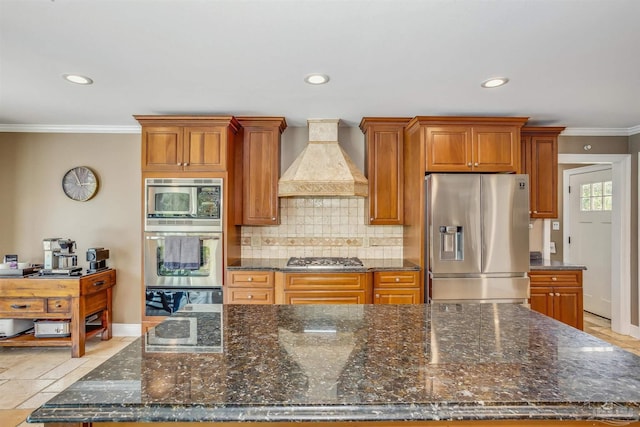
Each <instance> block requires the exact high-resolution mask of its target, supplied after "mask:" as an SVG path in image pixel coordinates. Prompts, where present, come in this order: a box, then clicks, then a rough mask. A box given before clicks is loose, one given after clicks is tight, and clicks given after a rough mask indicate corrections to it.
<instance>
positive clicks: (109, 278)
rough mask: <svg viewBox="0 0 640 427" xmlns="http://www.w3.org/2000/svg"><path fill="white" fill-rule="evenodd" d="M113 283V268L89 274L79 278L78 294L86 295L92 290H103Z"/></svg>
mask: <svg viewBox="0 0 640 427" xmlns="http://www.w3.org/2000/svg"><path fill="white" fill-rule="evenodd" d="M114 283H115V272H114V271H113V270H111V271H106V272H104V273H99V274H96V275H91V276H89V277H86V278H82V279H81V280H80V294H81V295H87V294H92V293H94V292H100V291H103V290H105V289H107V288H109V287H111V286H113V284H114Z"/></svg>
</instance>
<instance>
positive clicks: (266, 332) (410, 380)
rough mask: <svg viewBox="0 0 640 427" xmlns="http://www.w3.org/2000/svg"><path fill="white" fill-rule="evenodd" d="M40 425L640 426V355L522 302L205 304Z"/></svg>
mask: <svg viewBox="0 0 640 427" xmlns="http://www.w3.org/2000/svg"><path fill="white" fill-rule="evenodd" d="M194 334H195V335H194ZM172 337H173V338H174V339H173V341H172V340H171V338H172ZM179 337H182V338H181V339H177V338H179ZM28 420H29V422H34V423H37V422H40V423H45V425H49V424H48V423H54V425H55V426H57V427H62V426H65V427H72V426H73V427H79V426H91V425H93V426H111V427H116V426H117V427H125V426H130V425H145V424H144V423H150V422H153V423H163V424H160V425H163V426H164V425H167V426H170V425H171V426H176V425H188V424H190V423H193V422H201V423H204V424H199V425H204V426H206V425H219V424H220V423H226V424H228V425H236V426H239V425H240V424H245V423H249V422H260V423H261V425H264V424H265V423H267V424H272V425H276V424H277V425H279V426H281V425H282V424H283V423H297V422H309V421H313V422H314V424H316V425H317V424H318V423H320V424H326V423H332V424H334V425H335V424H342V425H343V426H344V425H346V424H347V423H348V424H349V425H350V426H353V425H365V424H366V425H375V424H378V425H384V426H389V425H391V424H399V423H405V424H406V423H407V422H409V423H413V424H420V425H430V426H443V425H448V426H451V425H503V426H516V425H518V426H521V425H556V424H562V425H594V421H596V422H601V421H602V422H610V423H615V424H616V425H617V424H619V423H624V424H625V425H640V423H639V420H640V357H638V356H636V355H634V354H632V353H629V352H627V351H625V350H622V349H621V348H618V347H615V346H612V345H610V344H608V343H606V342H604V341H601V340H599V339H597V338H595V337H593V336H590V335H588V334H586V333H584V332H582V331H579V330H577V329H575V328H571V327H569V326H566V325H564V324H562V323H560V322H558V321H555V320H553V319H550V318H548V317H546V316H543V315H541V314H539V313H536V312H534V311H531V310H529V309H528V308H526V307H523V306H519V305H515V304H462V305H460V304H433V305H301V306H296V305H224V306H222V305H209V306H206V305H205V306H197V305H193V306H187V307H186V309H185V310H183V311H181V312H178V313H176V314H174V315H172V316H171V317H169V318H167V319H166V320H165V321H164V322H163V323H162V324H160V325H159V326H158V327H156V329H155V330H151V331H150V332H149V333H148V334H147V335H146V336H143V337H140V338H139V339H137V340H135V341H134V342H132V343H131V344H130V345H129V346H127V347H126V348H124V349H123V350H122V351H120V352H119V353H118V354H116V355H115V356H113V357H112V358H111V359H109V360H107V361H106V362H105V363H103V364H102V365H100V366H98V367H97V368H95V369H94V370H93V371H91V372H90V373H88V374H87V375H85V376H84V377H83V378H81V379H80V380H78V381H77V382H76V383H75V384H72V385H71V386H70V387H69V388H68V389H66V390H65V391H63V392H62V393H60V394H59V395H57V396H56V397H54V398H53V399H51V400H50V401H49V402H47V403H45V404H44V405H43V406H42V407H40V408H39V409H37V410H36V411H34V412H33V413H32V414H31V415H30V417H29V419H28ZM83 423H86V424H83ZM164 423H167V424H164ZM596 424H598V423H596ZM147 425H148V424H147Z"/></svg>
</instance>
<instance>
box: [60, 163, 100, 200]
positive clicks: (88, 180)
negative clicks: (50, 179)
mask: <svg viewBox="0 0 640 427" xmlns="http://www.w3.org/2000/svg"><path fill="white" fill-rule="evenodd" d="M62 189H63V190H64V194H66V195H67V197H69V198H70V199H72V200H78V201H80V202H86V201H87V200H89V199H90V198H92V197H93V196H94V195H95V194H96V193H97V191H98V178H97V177H96V175H95V174H94V173H93V171H92V170H91V169H89V168H88V167H86V166H78V167H75V168H72V169H70V170H69V171H68V172H67V173H66V174H64V178H62Z"/></svg>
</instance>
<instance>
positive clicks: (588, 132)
mask: <svg viewBox="0 0 640 427" xmlns="http://www.w3.org/2000/svg"><path fill="white" fill-rule="evenodd" d="M0 132H22V133H129V134H139V133H140V132H141V128H140V126H137V125H134V126H115V125H113V126H112V125H15V124H0ZM639 133H640V125H637V126H633V127H630V128H566V129H565V130H564V131H563V132H562V134H561V135H562V136H632V135H636V134H639Z"/></svg>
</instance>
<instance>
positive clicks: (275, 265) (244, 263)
mask: <svg viewBox="0 0 640 427" xmlns="http://www.w3.org/2000/svg"><path fill="white" fill-rule="evenodd" d="M287 261H288V258H243V259H242V260H241V261H240V262H237V263H235V264H232V265H229V266H227V270H229V271H234V270H235V271H237V270H273V271H284V272H300V271H305V272H309V273H322V272H325V273H329V272H341V273H349V272H367V271H384V270H398V271H402V270H409V271H419V270H420V266H418V265H416V264H414V263H412V262H410V261H406V260H403V259H366V258H365V259H361V261H362V263H363V264H364V266H363V267H361V268H358V267H354V268H351V267H350V268H340V269H336V270H329V269H322V270H312V269H306V268H301V269H291V268H287V267H286V265H287Z"/></svg>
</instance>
